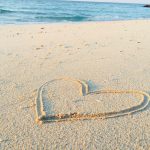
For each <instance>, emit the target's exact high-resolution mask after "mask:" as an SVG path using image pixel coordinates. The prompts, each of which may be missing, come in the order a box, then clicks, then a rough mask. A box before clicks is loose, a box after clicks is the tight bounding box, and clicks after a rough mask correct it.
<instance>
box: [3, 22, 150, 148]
mask: <svg viewBox="0 0 150 150" xmlns="http://www.w3.org/2000/svg"><path fill="white" fill-rule="evenodd" d="M55 79H58V80H55ZM45 83H46V84H45ZM42 85H43V86H42ZM40 87H41V88H40ZM95 91H100V92H101V91H105V92H104V93H97V94H96V93H95ZM135 91H136V92H135ZM119 92H120V93H119ZM149 94H150V21H148V20H141V21H114V22H91V23H90V22H87V23H61V24H38V25H1V26H0V149H7V150H8V149H11V150H13V149H93V150H94V149H139V150H148V149H149V148H150V104H149V100H150V99H149ZM37 111H39V115H38V114H37V113H38V112H37ZM109 112H112V113H113V114H112V115H111V114H109ZM40 113H41V115H43V116H41V118H40ZM98 114H101V115H99V116H98ZM44 115H46V116H51V117H49V119H47V118H48V117H47V118H45V117H44ZM64 115H66V116H67V117H66V118H65V117H64ZM92 115H93V116H94V117H92ZM52 117H53V119H52ZM63 117H64V118H63ZM42 121H43V123H42Z"/></svg>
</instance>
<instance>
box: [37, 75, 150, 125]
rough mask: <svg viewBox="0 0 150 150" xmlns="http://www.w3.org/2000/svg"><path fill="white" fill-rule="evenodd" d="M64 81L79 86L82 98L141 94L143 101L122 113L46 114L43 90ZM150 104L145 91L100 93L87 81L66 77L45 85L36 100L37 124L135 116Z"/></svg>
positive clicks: (101, 91)
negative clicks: (95, 95) (56, 82)
mask: <svg viewBox="0 0 150 150" xmlns="http://www.w3.org/2000/svg"><path fill="white" fill-rule="evenodd" d="M59 80H64V81H70V82H73V83H75V84H77V85H78V88H79V94H80V96H86V95H94V94H139V95H141V96H142V101H141V103H140V104H138V105H136V106H133V107H130V108H127V109H124V110H120V111H112V112H105V113H93V114H92V113H91V114H85V113H84V114H81V113H78V112H73V113H70V114H60V113H58V114H54V115H50V114H46V110H45V108H44V103H43V90H44V87H45V86H46V85H48V84H49V83H51V82H55V81H59ZM149 102H150V95H149V94H148V93H146V92H144V91H138V90H99V91H92V92H90V91H89V85H88V83H87V82H86V81H83V80H77V79H74V78H69V77H64V78H58V79H54V80H51V81H48V82H46V83H45V84H43V85H42V86H41V87H40V88H39V90H38V95H37V98H36V122H37V123H46V122H60V121H73V120H89V119H98V118H100V119H108V118H116V117H121V116H126V115H130V114H134V113H136V112H140V111H142V110H145V109H146V108H147V106H148V105H149Z"/></svg>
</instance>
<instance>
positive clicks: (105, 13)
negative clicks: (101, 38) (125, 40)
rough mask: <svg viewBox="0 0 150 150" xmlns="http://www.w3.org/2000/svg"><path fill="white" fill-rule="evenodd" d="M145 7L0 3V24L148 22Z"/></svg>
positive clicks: (57, 1) (31, 0) (54, 0)
mask: <svg viewBox="0 0 150 150" xmlns="http://www.w3.org/2000/svg"><path fill="white" fill-rule="evenodd" d="M143 5H144V4H127V3H126V4H125V3H104V2H89V1H88V2H85V1H69V0H0V24H28V23H29V24H30V23H32V24H33V23H56V22H87V21H88V22H89V21H118V20H135V19H136V20H137V19H138V20H141V19H150V9H149V8H145V7H143Z"/></svg>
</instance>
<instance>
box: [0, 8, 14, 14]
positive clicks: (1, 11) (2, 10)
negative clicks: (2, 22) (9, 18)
mask: <svg viewBox="0 0 150 150" xmlns="http://www.w3.org/2000/svg"><path fill="white" fill-rule="evenodd" d="M12 12H14V11H11V10H6V9H0V14H7V13H12Z"/></svg>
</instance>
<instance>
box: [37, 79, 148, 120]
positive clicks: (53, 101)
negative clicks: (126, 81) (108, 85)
mask: <svg viewBox="0 0 150 150" xmlns="http://www.w3.org/2000/svg"><path fill="white" fill-rule="evenodd" d="M75 85H76V86H75ZM121 96H123V97H125V96H127V97H125V98H129V99H130V98H131V97H132V98H134V99H136V101H135V102H136V103H135V102H134V104H132V105H127V106H128V107H127V106H124V105H120V106H117V105H118V104H117V103H116V104H117V105H116V104H115V102H114V106H112V105H113V103H110V105H109V102H110V101H111V100H112V99H115V98H114V97H118V98H119V100H121V102H122V101H123V100H122V98H123V97H122V98H121ZM137 96H138V98H137ZM139 97H140V98H139ZM137 99H138V101H139V103H137ZM104 100H107V101H108V103H106V102H105V101H104ZM130 101H131V100H130ZM149 101H150V96H149V94H147V93H146V92H143V91H136V90H99V91H94V92H93V91H92V92H91V91H90V89H89V84H88V83H87V82H86V81H83V80H77V79H73V78H69V77H65V78H59V79H54V80H51V81H48V82H46V83H45V84H43V85H42V86H41V87H40V88H39V90H38V96H37V99H36V121H37V122H43V123H44V122H57V121H69V120H85V119H97V118H101V119H107V118H115V117H121V116H125V115H129V114H133V113H136V112H139V111H142V110H144V109H145V108H146V107H147V106H148V104H149ZM127 103H128V102H127ZM106 106H107V109H106V110H105V107H106ZM109 107H110V108H111V107H112V109H111V110H108V109H109ZM117 107H119V109H118V108H117ZM107 110H108V111H107Z"/></svg>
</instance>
